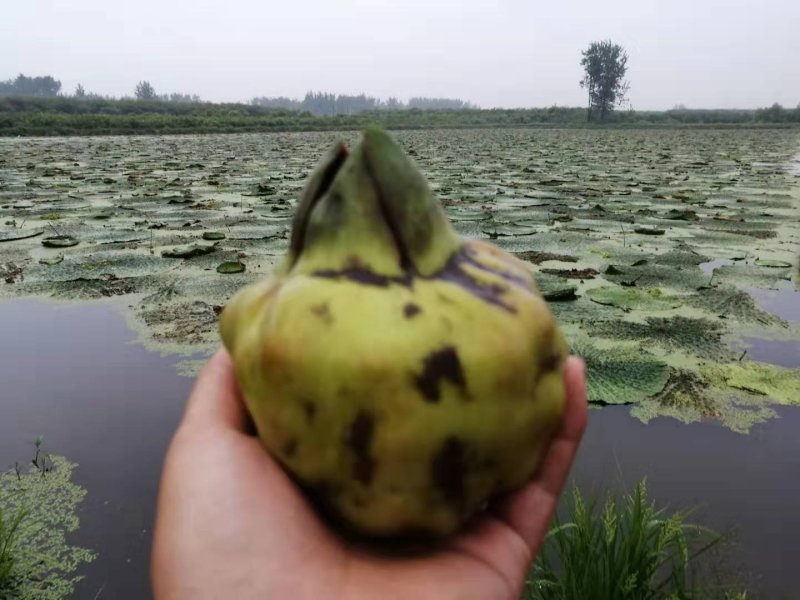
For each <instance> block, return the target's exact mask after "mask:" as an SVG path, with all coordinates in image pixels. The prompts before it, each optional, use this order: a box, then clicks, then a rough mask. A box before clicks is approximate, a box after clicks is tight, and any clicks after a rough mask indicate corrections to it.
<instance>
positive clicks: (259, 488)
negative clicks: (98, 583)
mask: <svg viewBox="0 0 800 600" xmlns="http://www.w3.org/2000/svg"><path fill="white" fill-rule="evenodd" d="M565 380H566V389H567V406H566V415H565V418H564V422H563V424H562V426H561V429H560V430H559V431H558V433H557V434H556V437H555V438H554V439H553V441H552V442H551V444H550V447H549V449H548V451H547V454H546V456H545V459H544V461H543V463H542V466H541V467H540V469H539V470H538V472H537V473H536V475H535V476H534V477H533V479H532V480H531V481H530V483H528V484H527V485H526V486H525V487H524V488H523V489H521V490H520V491H518V492H515V493H514V494H511V495H509V496H508V497H506V498H504V499H501V500H500V501H498V502H496V503H495V504H494V505H493V506H492V508H491V509H490V510H489V511H487V512H486V513H485V514H483V515H481V516H480V517H478V518H477V519H476V521H475V523H474V524H472V525H471V526H470V527H469V528H468V529H467V530H466V531H465V532H463V533H461V534H459V535H457V536H455V537H454V538H452V540H450V541H449V542H447V543H446V544H445V545H444V546H443V547H440V548H437V549H436V550H434V551H431V552H430V553H428V554H426V555H424V556H414V557H389V556H385V555H379V554H377V553H370V552H368V551H366V550H365V549H364V548H363V547H359V546H356V545H354V544H349V543H348V542H347V541H346V540H344V539H343V538H341V537H339V536H337V535H336V534H335V533H334V532H332V531H331V530H330V529H329V528H328V527H327V526H326V524H325V523H324V522H323V521H322V520H321V519H320V517H319V516H318V515H317V514H316V512H315V511H314V509H313V508H312V506H311V505H310V504H309V503H308V501H307V500H306V499H305V497H304V496H303V495H302V493H301V492H300V490H299V489H298V488H297V486H296V485H295V484H294V483H293V482H292V481H291V479H290V478H289V477H288V476H287V475H286V473H285V472H284V471H283V470H282V468H281V467H280V466H279V465H278V463H276V462H275V460H274V459H273V458H272V457H271V456H270V455H269V454H267V452H266V451H265V450H264V448H263V447H262V446H261V444H260V442H259V440H258V438H257V437H254V436H253V435H251V434H250V433H248V430H247V424H248V416H247V412H246V409H245V407H244V404H243V403H242V400H241V398H240V396H239V392H238V389H237V386H236V382H235V379H234V375H233V368H232V364H231V359H230V357H229V355H228V353H227V352H225V350H220V351H219V352H217V353H216V354H215V355H214V357H213V358H212V359H211V360H210V361H209V363H208V364H207V365H206V366H205V368H204V369H203V371H202V372H201V373H200V375H199V376H198V379H197V383H196V384H195V388H194V390H193V392H192V394H191V396H190V398H189V401H188V404H187V408H186V412H185V414H184V417H183V420H182V422H181V424H180V426H179V427H178V430H177V432H176V433H175V436H174V438H173V440H172V444H171V446H170V448H169V451H168V453H167V456H166V459H165V464H164V471H163V475H162V479H161V489H160V493H159V499H158V513H157V518H156V527H155V536H154V542H153V553H152V583H153V590H154V594H155V597H156V598H157V599H158V600H183V599H192V600H207V599H225V600H228V599H236V600H246V599H250V598H258V599H267V598H291V599H293V600H302V599H305V598H315V599H316V598H327V599H334V600H357V599H362V598H363V599H370V600H372V599H375V598H381V599H392V598H398V599H403V600H408V599H410V598H413V599H419V600H424V599H427V598H437V599H451V598H453V599H454V598H459V599H466V598H475V599H480V600H489V599H504V600H505V599H514V600H516V599H517V598H519V596H520V594H521V592H522V589H523V586H524V583H525V577H526V574H527V572H528V569H529V568H530V564H531V562H532V561H533V560H534V559H535V557H536V554H537V553H538V551H539V547H540V545H541V543H542V540H543V539H544V536H545V534H546V533H547V529H548V525H549V523H550V519H551V517H552V515H553V511H554V510H555V508H556V505H557V503H558V498H559V496H560V495H561V490H562V488H563V486H564V481H565V479H566V476H567V473H568V472H569V469H570V466H571V465H572V461H573V459H574V457H575V453H576V451H577V448H578V444H579V442H580V439H581V437H582V435H583V431H584V429H585V427H586V421H587V411H586V378H585V367H584V365H583V362H582V361H581V360H580V359H578V358H575V357H570V358H569V359H568V361H567V365H566V370H565Z"/></svg>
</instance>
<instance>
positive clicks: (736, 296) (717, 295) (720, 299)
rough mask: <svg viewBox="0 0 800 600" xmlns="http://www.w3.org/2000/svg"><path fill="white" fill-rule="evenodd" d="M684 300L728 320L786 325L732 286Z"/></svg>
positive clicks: (707, 291)
mask: <svg viewBox="0 0 800 600" xmlns="http://www.w3.org/2000/svg"><path fill="white" fill-rule="evenodd" d="M684 300H685V302H686V304H688V305H689V306H694V307H696V308H700V309H702V310H707V311H709V312H711V313H714V314H715V315H719V316H721V317H724V318H726V319H736V320H738V321H743V322H757V323H763V324H765V325H768V324H769V325H771V324H780V325H784V326H785V325H786V323H785V322H784V321H783V320H782V319H780V318H779V317H777V316H775V315H771V314H769V313H767V312H764V311H763V310H761V309H760V308H759V307H758V305H756V303H755V301H754V300H753V298H751V297H750V295H749V294H748V293H746V292H743V291H741V290H738V289H736V288H735V287H733V286H730V285H720V286H716V287H711V288H708V289H704V290H702V291H700V292H698V293H696V294H693V295H691V296H687V297H685V299H684Z"/></svg>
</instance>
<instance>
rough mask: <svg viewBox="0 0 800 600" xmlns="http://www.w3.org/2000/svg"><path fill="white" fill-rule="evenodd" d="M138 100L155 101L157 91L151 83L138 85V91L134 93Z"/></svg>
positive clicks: (146, 82)
mask: <svg viewBox="0 0 800 600" xmlns="http://www.w3.org/2000/svg"><path fill="white" fill-rule="evenodd" d="M133 93H134V95H135V96H136V99H137V100H155V99H156V91H155V90H154V89H153V86H152V85H150V82H149V81H140V82H139V83H137V84H136V90H135V91H134V92H133Z"/></svg>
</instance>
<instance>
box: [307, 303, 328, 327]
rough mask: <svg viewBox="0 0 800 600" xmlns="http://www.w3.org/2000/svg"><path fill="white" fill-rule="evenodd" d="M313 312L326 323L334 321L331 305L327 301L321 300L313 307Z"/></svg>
mask: <svg viewBox="0 0 800 600" xmlns="http://www.w3.org/2000/svg"><path fill="white" fill-rule="evenodd" d="M311 312H312V313H313V314H314V315H316V316H317V317H319V318H320V320H321V321H322V322H323V323H325V324H326V325H330V324H331V323H333V315H332V314H331V307H330V306H329V305H328V303H327V302H320V303H319V304H314V305H313V306H312V307H311Z"/></svg>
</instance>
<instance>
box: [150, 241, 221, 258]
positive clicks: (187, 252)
mask: <svg viewBox="0 0 800 600" xmlns="http://www.w3.org/2000/svg"><path fill="white" fill-rule="evenodd" d="M216 249H217V248H216V246H214V245H213V244H211V245H205V244H189V245H188V246H178V247H176V248H172V249H171V250H164V251H163V252H161V256H163V257H164V258H192V257H195V256H203V255H204V254H211V253H212V252H214V250H216Z"/></svg>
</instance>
